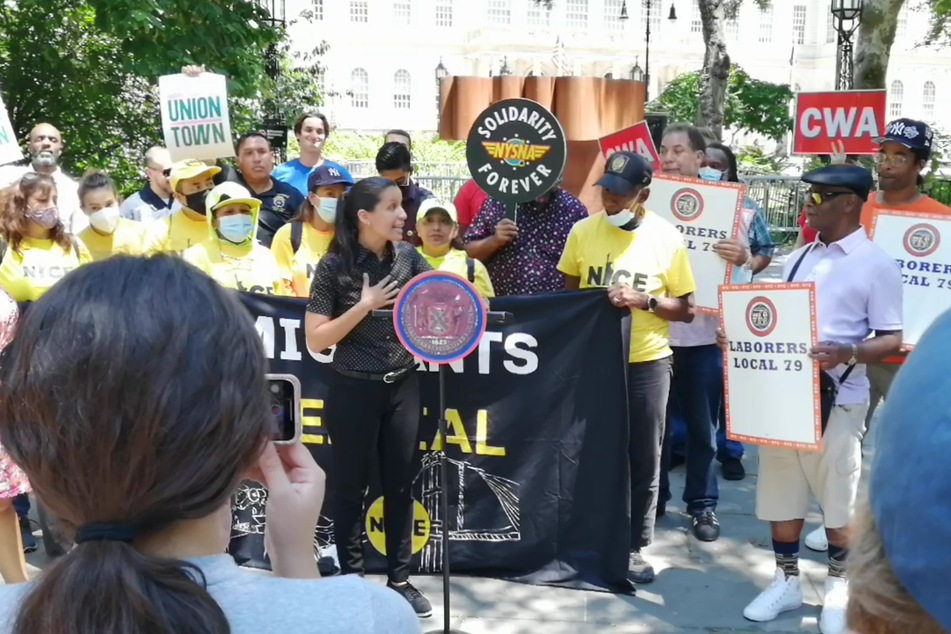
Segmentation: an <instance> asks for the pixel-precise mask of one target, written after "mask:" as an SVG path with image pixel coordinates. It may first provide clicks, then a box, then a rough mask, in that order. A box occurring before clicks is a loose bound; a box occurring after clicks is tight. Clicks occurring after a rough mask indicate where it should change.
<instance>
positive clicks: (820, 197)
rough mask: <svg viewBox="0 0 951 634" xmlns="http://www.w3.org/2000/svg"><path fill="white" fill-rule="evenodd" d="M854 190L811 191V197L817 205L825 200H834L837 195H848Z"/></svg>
mask: <svg viewBox="0 0 951 634" xmlns="http://www.w3.org/2000/svg"><path fill="white" fill-rule="evenodd" d="M851 193H852V192H821V193H820V192H809V197H810V198H812V202H814V203H815V204H817V205H821V204H822V203H824V202H827V201H829V200H832V199H833V198H835V197H836V196H848V195H849V194H851Z"/></svg>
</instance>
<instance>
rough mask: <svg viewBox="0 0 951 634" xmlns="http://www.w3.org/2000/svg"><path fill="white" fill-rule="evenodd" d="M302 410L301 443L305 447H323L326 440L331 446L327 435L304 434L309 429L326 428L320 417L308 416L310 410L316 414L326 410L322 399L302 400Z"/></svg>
mask: <svg viewBox="0 0 951 634" xmlns="http://www.w3.org/2000/svg"><path fill="white" fill-rule="evenodd" d="M300 408H301V427H302V428H303V429H302V431H301V436H300V439H301V442H302V443H304V444H305V445H322V444H324V441H325V440H326V442H327V444H328V445H329V444H330V438H328V437H327V434H306V433H303V432H305V431H307V429H308V428H313V429H319V428H322V427H323V426H324V422H323V420H321V418H320V416H319V415H317V416H307V411H308V410H313V411H315V412H319V411H322V410H323V409H324V402H323V400H321V399H316V398H302V399H301V400H300Z"/></svg>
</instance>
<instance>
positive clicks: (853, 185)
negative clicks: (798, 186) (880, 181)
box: [802, 165, 875, 200]
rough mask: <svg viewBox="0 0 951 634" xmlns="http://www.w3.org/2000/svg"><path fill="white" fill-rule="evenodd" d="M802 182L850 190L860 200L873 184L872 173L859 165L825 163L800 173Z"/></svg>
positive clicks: (865, 195)
mask: <svg viewBox="0 0 951 634" xmlns="http://www.w3.org/2000/svg"><path fill="white" fill-rule="evenodd" d="M802 182H804V183H809V184H810V185H829V186H831V187H845V188H847V189H850V190H852V191H853V192H854V193H855V195H856V196H858V197H859V198H861V199H862V200H868V193H869V192H870V191H872V188H873V187H874V186H875V184H874V182H873V181H872V173H871V172H870V171H868V170H867V169H865V168H864V167H861V166H859V165H826V166H825V167H820V168H819V169H817V170H812V171H811V172H809V173H808V174H803V175H802Z"/></svg>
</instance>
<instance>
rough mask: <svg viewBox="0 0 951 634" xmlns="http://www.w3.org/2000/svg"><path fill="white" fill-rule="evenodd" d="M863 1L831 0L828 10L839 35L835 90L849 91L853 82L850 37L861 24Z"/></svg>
mask: <svg viewBox="0 0 951 634" xmlns="http://www.w3.org/2000/svg"><path fill="white" fill-rule="evenodd" d="M864 9H865V2H864V0H832V4H831V6H830V10H831V11H832V20H833V22H834V24H835V30H836V31H837V32H838V33H839V46H838V50H837V51H836V63H835V89H836V90H851V89H852V85H853V80H854V74H855V73H854V67H853V65H852V63H853V57H852V35H853V34H854V33H855V31H856V29H858V28H859V24H861V22H862V11H863V10H864Z"/></svg>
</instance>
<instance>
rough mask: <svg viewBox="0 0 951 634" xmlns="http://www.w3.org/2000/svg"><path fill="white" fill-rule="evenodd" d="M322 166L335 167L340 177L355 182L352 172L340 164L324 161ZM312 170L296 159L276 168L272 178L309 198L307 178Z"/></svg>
mask: <svg viewBox="0 0 951 634" xmlns="http://www.w3.org/2000/svg"><path fill="white" fill-rule="evenodd" d="M322 165H326V166H327V167H333V168H335V169H336V170H338V171H339V172H340V175H341V176H343V177H344V178H346V179H347V180H350V181H352V180H353V176H351V175H350V171H349V170H347V168H346V167H344V166H343V165H341V164H340V163H334V162H333V161H328V160H327V159H324V162H323V163H322ZM312 169H313V168H312V167H307V166H306V165H304V164H303V163H301V162H300V159H294V160H293V161H288V162H287V163H282V164H281V165H278V166H277V167H275V168H274V171H273V172H272V173H271V178H273V179H274V180H278V181H281V182H282V183H287V184H288V185H290V186H291V187H293V188H294V189H296V190H297V191H299V192H300V193H301V195H302V196H307V193H308V192H307V176H308V175H310V172H311V170H312Z"/></svg>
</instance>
